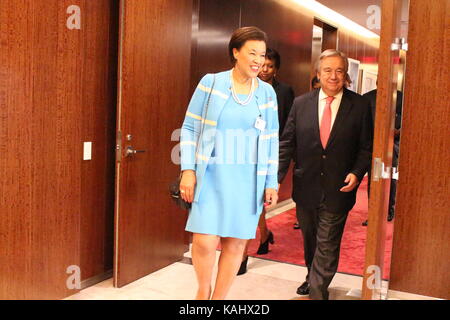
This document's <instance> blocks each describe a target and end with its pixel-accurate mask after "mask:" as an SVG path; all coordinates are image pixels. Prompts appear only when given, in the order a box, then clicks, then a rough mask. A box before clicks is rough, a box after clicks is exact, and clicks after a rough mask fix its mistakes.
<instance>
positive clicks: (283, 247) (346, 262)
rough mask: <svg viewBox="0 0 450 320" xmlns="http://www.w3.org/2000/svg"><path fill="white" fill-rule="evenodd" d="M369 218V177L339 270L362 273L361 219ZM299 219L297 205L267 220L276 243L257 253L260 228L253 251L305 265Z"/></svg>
mask: <svg viewBox="0 0 450 320" xmlns="http://www.w3.org/2000/svg"><path fill="white" fill-rule="evenodd" d="M366 219H367V178H365V179H364V180H363V182H362V183H361V186H360V188H359V190H358V194H357V201H356V205H355V206H354V208H353V210H352V211H350V213H349V216H348V219H347V223H346V226H345V231H344V236H343V238H342V243H341V256H340V260H339V267H338V272H342V273H349V274H354V275H362V274H363V269H364V258H365V242H366V233H367V227H363V226H362V225H361V223H362V222H363V221H365V220H366ZM295 221H296V217H295V209H292V210H289V211H286V212H284V213H281V214H279V215H277V216H275V217H273V218H270V219H268V220H267V225H268V227H269V229H270V230H272V232H273V234H274V239H275V244H274V245H270V252H269V253H268V254H265V255H257V254H256V251H257V250H258V245H259V232H257V238H256V240H254V241H252V242H251V244H250V247H249V252H248V253H249V255H251V256H254V257H258V258H262V259H269V260H275V261H280V262H287V263H293V264H298V265H303V266H304V265H305V260H304V257H303V239H302V237H301V231H300V230H294V228H293V225H294V223H295ZM392 233H393V222H389V223H388V228H387V232H386V240H387V241H386V245H385V248H386V259H385V263H384V264H385V266H384V271H383V278H384V279H388V278H389V261H390V255H391V248H392Z"/></svg>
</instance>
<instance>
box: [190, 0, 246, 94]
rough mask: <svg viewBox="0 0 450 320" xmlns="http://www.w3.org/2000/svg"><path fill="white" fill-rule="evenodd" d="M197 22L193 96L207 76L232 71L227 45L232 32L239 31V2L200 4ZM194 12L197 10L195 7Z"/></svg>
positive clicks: (207, 1) (216, 0)
mask: <svg viewBox="0 0 450 320" xmlns="http://www.w3.org/2000/svg"><path fill="white" fill-rule="evenodd" d="M194 3H195V4H196V6H198V9H196V10H197V12H198V21H197V25H196V26H194V28H193V30H197V33H193V34H192V37H193V38H195V40H196V44H197V48H196V55H195V56H193V57H192V59H191V61H192V69H191V70H192V71H191V72H192V74H193V75H194V76H193V82H194V83H193V84H192V92H193V90H194V89H195V87H196V86H197V84H198V82H199V81H200V79H201V78H202V77H203V76H204V75H205V74H207V73H212V72H220V71H225V70H228V69H231V67H232V64H231V62H230V58H229V57H228V42H229V41H230V36H231V34H232V33H233V31H234V30H235V29H237V28H239V22H240V13H241V9H240V0H228V1H220V0H198V1H195V2H194ZM194 8H195V6H194Z"/></svg>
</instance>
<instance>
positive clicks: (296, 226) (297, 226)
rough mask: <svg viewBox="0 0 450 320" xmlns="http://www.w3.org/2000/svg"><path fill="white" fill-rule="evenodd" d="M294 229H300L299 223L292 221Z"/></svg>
mask: <svg viewBox="0 0 450 320" xmlns="http://www.w3.org/2000/svg"><path fill="white" fill-rule="evenodd" d="M294 229H295V230H298V229H300V223H298V222H296V223H294Z"/></svg>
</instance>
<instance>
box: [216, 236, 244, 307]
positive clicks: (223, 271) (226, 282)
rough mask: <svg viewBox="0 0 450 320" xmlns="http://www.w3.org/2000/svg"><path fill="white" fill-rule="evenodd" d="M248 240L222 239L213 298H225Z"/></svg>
mask: <svg viewBox="0 0 450 320" xmlns="http://www.w3.org/2000/svg"><path fill="white" fill-rule="evenodd" d="M247 242H248V240H245V239H237V238H222V239H221V244H222V252H221V254H220V259H219V270H218V272H217V279H216V285H215V287H214V293H213V295H212V299H213V300H223V299H225V297H226V295H227V293H228V291H229V290H230V287H231V284H232V283H233V280H234V278H235V277H236V273H237V272H238V270H239V266H240V265H241V262H242V254H243V252H244V250H245V245H246V243H247Z"/></svg>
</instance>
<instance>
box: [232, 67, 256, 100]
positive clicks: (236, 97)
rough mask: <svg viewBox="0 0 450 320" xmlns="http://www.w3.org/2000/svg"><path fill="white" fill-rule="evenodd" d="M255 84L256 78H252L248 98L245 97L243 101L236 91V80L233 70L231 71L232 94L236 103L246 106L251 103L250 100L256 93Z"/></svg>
mask: <svg viewBox="0 0 450 320" xmlns="http://www.w3.org/2000/svg"><path fill="white" fill-rule="evenodd" d="M254 86H255V79H254V78H252V84H251V86H250V93H249V94H248V97H247V99H245V100H244V101H241V100H240V99H239V97H238V96H237V94H236V92H235V91H234V80H233V72H231V95H232V96H233V99H234V101H236V103H238V104H240V105H242V106H245V105H247V104H249V102H250V101H251V100H252V98H253V94H254V93H255V91H254V90H253V89H254Z"/></svg>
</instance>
